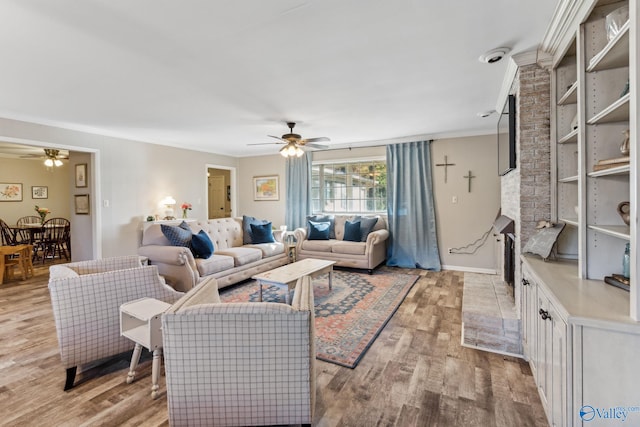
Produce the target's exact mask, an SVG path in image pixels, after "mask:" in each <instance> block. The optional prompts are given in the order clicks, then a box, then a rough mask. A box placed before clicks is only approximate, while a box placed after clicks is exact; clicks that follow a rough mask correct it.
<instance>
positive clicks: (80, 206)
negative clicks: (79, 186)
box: [75, 194, 89, 215]
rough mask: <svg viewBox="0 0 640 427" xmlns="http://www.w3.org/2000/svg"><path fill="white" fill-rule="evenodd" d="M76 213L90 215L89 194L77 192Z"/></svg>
mask: <svg viewBox="0 0 640 427" xmlns="http://www.w3.org/2000/svg"><path fill="white" fill-rule="evenodd" d="M75 202H76V203H75V204H76V215H89V195H88V194H76V197H75Z"/></svg>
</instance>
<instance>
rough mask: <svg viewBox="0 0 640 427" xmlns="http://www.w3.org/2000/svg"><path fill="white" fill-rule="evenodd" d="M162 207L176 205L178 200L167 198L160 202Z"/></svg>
mask: <svg viewBox="0 0 640 427" xmlns="http://www.w3.org/2000/svg"><path fill="white" fill-rule="evenodd" d="M160 204H161V205H165V206H171V205H175V204H176V199H174V198H173V197H171V196H167V197H165V198H164V199H162V201H161V202H160Z"/></svg>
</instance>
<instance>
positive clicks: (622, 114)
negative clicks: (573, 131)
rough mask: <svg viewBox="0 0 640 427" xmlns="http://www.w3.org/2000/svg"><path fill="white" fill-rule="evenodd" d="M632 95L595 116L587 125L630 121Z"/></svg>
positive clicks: (619, 100) (624, 97)
mask: <svg viewBox="0 0 640 427" xmlns="http://www.w3.org/2000/svg"><path fill="white" fill-rule="evenodd" d="M630 96H631V94H629V93H628V94H626V95H625V96H623V97H621V98H620V99H618V100H616V102H614V103H613V104H611V105H609V106H608V107H607V108H605V109H604V110H602V111H600V112H599V113H598V114H596V115H595V116H593V117H592V118H591V119H589V120H588V121H587V124H590V125H597V124H601V123H615V122H624V121H628V120H629V98H630Z"/></svg>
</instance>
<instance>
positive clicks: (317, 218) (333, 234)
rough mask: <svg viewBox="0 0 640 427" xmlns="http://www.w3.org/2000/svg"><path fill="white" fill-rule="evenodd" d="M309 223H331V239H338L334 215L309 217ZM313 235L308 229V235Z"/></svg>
mask: <svg viewBox="0 0 640 427" xmlns="http://www.w3.org/2000/svg"><path fill="white" fill-rule="evenodd" d="M307 221H315V222H327V221H329V223H330V224H329V238H330V239H335V238H336V227H335V217H334V216H333V215H309V216H307ZM309 233H311V230H310V229H309V228H308V227H307V234H309Z"/></svg>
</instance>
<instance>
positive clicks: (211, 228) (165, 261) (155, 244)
mask: <svg viewBox="0 0 640 427" xmlns="http://www.w3.org/2000/svg"><path fill="white" fill-rule="evenodd" d="M179 223H180V221H177V223H176V224H175V225H177V224H179ZM189 226H190V227H191V230H192V231H193V233H198V232H199V231H200V230H204V231H205V232H206V233H207V235H208V236H209V238H210V239H211V241H212V242H213V244H214V252H213V255H212V256H211V257H210V258H207V259H201V258H195V257H194V256H193V253H192V252H191V250H190V249H189V248H187V247H182V246H171V244H170V243H169V240H168V239H167V238H166V237H165V236H164V234H162V229H161V227H160V224H152V225H150V226H149V227H147V228H146V229H145V230H144V231H143V234H142V246H140V248H138V254H139V255H143V256H145V257H147V258H148V259H149V263H150V264H152V265H156V266H158V271H159V272H160V274H162V275H163V276H164V278H165V279H166V281H167V283H169V284H170V285H171V286H173V287H174V288H175V289H176V290H178V291H183V292H186V291H188V290H190V289H192V288H193V287H194V286H195V285H197V284H198V283H199V282H200V280H202V278H203V277H214V278H215V279H216V280H217V281H218V286H219V287H220V288H223V287H225V286H229V285H232V284H234V283H238V282H241V281H243V280H246V279H249V278H251V276H254V275H256V274H258V273H262V272H264V271H268V270H272V269H274V268H276V267H280V266H282V265H285V264H287V263H288V262H289V257H288V255H287V253H286V251H285V246H284V244H283V243H282V233H281V232H280V231H279V230H276V231H274V233H273V235H274V238H275V239H276V242H275V243H262V244H257V245H251V244H247V245H245V244H243V231H242V218H220V219H210V220H208V221H197V222H190V223H189Z"/></svg>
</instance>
